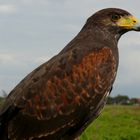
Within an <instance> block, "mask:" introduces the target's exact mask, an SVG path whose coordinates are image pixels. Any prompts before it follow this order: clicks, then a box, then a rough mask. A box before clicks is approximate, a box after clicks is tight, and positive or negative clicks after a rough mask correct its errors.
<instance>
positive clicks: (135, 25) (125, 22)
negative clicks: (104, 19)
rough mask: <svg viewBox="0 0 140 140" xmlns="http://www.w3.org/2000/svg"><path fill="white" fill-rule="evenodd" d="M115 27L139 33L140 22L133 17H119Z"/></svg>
mask: <svg viewBox="0 0 140 140" xmlns="http://www.w3.org/2000/svg"><path fill="white" fill-rule="evenodd" d="M117 25H118V26H120V27H122V28H125V29H129V30H136V31H140V22H139V21H138V19H136V18H135V17H133V16H124V17H121V18H120V19H119V20H118V21H117Z"/></svg>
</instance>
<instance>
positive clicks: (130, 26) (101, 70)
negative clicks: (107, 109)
mask: <svg viewBox="0 0 140 140" xmlns="http://www.w3.org/2000/svg"><path fill="white" fill-rule="evenodd" d="M128 19H129V22H128ZM130 30H140V26H138V23H137V20H136V19H135V18H134V17H132V16H131V14H129V13H128V12H126V11H124V10H121V9H115V8H109V9H104V10H101V11H99V12H97V13H95V14H94V15H93V16H91V17H90V18H89V19H88V20H87V22H86V24H85V25H84V27H83V28H82V30H81V31H80V32H79V34H78V35H77V36H76V37H75V38H74V39H73V40H72V41H71V42H70V43H69V44H68V45H67V46H66V47H65V48H64V49H63V50H62V51H61V52H60V53H59V54H58V55H56V56H54V57H53V58H52V59H50V60H49V61H48V62H46V63H44V64H43V65H41V66H40V67H38V68H37V69H35V70H34V71H33V72H31V73H30V74H29V75H28V76H27V77H25V78H24V79H23V80H22V81H21V82H20V83H19V84H18V85H17V86H16V87H15V88H14V89H13V90H12V91H11V93H10V94H9V96H8V97H7V99H6V101H5V103H4V104H3V106H2V107H1V111H0V139H1V140H8V139H9V140H73V139H75V138H76V137H78V136H79V135H80V134H81V133H82V131H83V130H84V129H85V128H86V127H87V126H88V124H89V123H90V122H91V121H93V120H94V119H95V118H97V116H98V115H99V113H100V111H101V109H102V107H103V106H104V104H105V102H106V99H107V96H108V94H109V93H110V91H111V89H112V85H113V82H114V80H115V77H116V72H117V67H118V48H117V42H118V40H119V38H120V36H121V35H122V34H124V33H125V32H127V31H130ZM93 133H94V132H93Z"/></svg>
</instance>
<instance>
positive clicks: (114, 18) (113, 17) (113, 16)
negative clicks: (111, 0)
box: [111, 14, 120, 21]
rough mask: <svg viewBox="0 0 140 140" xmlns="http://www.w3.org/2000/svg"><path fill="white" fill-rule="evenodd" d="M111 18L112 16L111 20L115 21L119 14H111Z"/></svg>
mask: <svg viewBox="0 0 140 140" xmlns="http://www.w3.org/2000/svg"><path fill="white" fill-rule="evenodd" d="M111 18H112V20H113V21H117V20H119V19H120V15H117V14H114V15H112V17H111Z"/></svg>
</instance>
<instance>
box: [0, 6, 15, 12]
mask: <svg viewBox="0 0 140 140" xmlns="http://www.w3.org/2000/svg"><path fill="white" fill-rule="evenodd" d="M16 11H17V7H16V6H15V5H7V4H2V5H0V13H4V14H12V13H15V12H16Z"/></svg>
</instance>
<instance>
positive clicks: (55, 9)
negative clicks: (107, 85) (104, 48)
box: [0, 0, 140, 97]
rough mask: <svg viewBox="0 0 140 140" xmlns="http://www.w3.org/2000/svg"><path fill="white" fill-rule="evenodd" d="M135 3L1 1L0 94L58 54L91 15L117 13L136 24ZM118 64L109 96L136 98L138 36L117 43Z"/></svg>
mask: <svg viewBox="0 0 140 140" xmlns="http://www.w3.org/2000/svg"><path fill="white" fill-rule="evenodd" d="M139 5H140V1H139V0H135V1H134V0H133V1H132V0H131V1H130V0H129V1H128V0H105V1H103V0H59V1H58V0H7V1H3V0H0V67H1V68H0V89H4V90H5V91H6V92H9V91H10V90H12V89H13V88H14V87H15V86H16V85H17V84H18V82H19V81H20V80H22V79H23V78H24V77H25V76H26V75H27V74H28V73H30V72H31V71H32V70H33V69H35V68H36V67H38V66H39V65H40V64H42V63H43V62H45V61H46V60H48V59H50V58H51V57H52V56H53V55H55V54H57V53H58V52H59V51H60V50H61V49H62V48H63V47H64V46H65V45H66V44H67V43H68V42H69V41H70V40H72V39H73V37H74V36H75V35H76V34H77V33H78V32H79V31H80V30H81V28H82V26H83V25H84V23H85V22H86V19H87V18H88V17H89V16H91V15H92V14H93V13H94V12H96V11H98V10H100V9H103V8H107V7H119V8H123V9H126V10H128V11H129V12H130V13H132V14H133V15H135V17H137V18H138V19H140V12H139ZM119 52H120V64H119V70H118V74H117V79H116V81H115V84H114V90H113V92H112V95H117V94H125V95H128V96H130V97H140V92H139V91H140V73H139V71H140V33H138V32H129V33H127V34H125V35H124V36H123V37H122V38H121V39H120V41H119Z"/></svg>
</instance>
